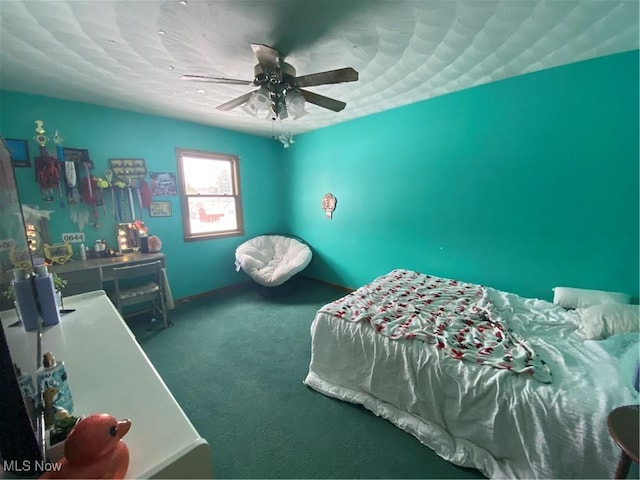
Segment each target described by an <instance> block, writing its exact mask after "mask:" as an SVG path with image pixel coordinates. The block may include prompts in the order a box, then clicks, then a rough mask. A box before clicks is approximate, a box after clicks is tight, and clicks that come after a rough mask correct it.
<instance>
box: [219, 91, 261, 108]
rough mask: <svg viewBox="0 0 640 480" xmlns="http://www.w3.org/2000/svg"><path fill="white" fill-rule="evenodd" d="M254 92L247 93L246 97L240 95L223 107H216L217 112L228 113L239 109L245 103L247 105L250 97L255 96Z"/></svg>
mask: <svg viewBox="0 0 640 480" xmlns="http://www.w3.org/2000/svg"><path fill="white" fill-rule="evenodd" d="M255 91H257V90H255ZM253 93H254V92H249V93H245V94H244V95H240V96H239V97H236V98H234V99H233V100H229V101H228V102H227V103H223V104H222V105H218V106H217V107H216V109H217V110H222V111H223V112H227V111H229V110H231V109H233V108H236V107H239V106H240V105H242V104H243V103H247V100H249V97H250V96H251V95H252V94H253Z"/></svg>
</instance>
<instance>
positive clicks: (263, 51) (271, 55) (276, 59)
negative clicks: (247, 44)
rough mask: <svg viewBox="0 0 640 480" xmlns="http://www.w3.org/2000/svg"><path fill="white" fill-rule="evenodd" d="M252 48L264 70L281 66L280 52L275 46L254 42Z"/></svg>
mask: <svg viewBox="0 0 640 480" xmlns="http://www.w3.org/2000/svg"><path fill="white" fill-rule="evenodd" d="M251 48H252V49H253V54H254V55H255V56H256V59H257V60H258V63H259V64H260V66H261V67H262V70H263V71H264V72H268V71H269V70H272V69H274V68H280V54H279V53H278V51H277V50H276V49H275V48H272V47H270V46H269V45H263V44H261V43H252V44H251Z"/></svg>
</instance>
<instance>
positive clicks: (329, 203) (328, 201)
mask: <svg viewBox="0 0 640 480" xmlns="http://www.w3.org/2000/svg"><path fill="white" fill-rule="evenodd" d="M337 202H338V200H337V199H336V197H334V196H333V195H332V194H330V193H327V194H326V195H325V196H324V197H322V209H323V210H324V213H325V215H326V216H327V218H329V219H330V218H333V211H334V210H335V209H336V203H337Z"/></svg>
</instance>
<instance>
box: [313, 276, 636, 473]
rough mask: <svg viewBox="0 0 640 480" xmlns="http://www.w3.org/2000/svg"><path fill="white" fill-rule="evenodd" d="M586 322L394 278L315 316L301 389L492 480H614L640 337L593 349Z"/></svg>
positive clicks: (446, 283) (540, 306)
mask: <svg viewBox="0 0 640 480" xmlns="http://www.w3.org/2000/svg"><path fill="white" fill-rule="evenodd" d="M580 322H581V317H580V314H579V313H577V312H576V311H573V310H567V309H565V308H563V307H561V306H558V305H555V304H554V303H551V302H547V301H543V300H538V299H527V298H523V297H520V296H518V295H515V294H512V293H508V292H503V291H499V290H495V289H492V288H485V287H482V286H479V285H474V284H469V283H464V282H459V281H456V280H450V279H445V278H440V277H434V276H430V275H425V274H421V273H418V272H413V271H410V270H403V269H398V270H393V271H392V272H390V273H388V274H387V275H383V276H381V277H378V278H377V279H375V280H374V281H373V282H371V283H370V284H367V285H365V286H363V287H361V288H359V289H357V290H355V291H354V292H352V293H350V294H348V295H346V296H345V297H342V298H340V299H338V300H336V301H335V302H332V303H329V304H327V305H325V306H323V307H322V308H320V309H319V310H318V312H317V313H316V316H315V319H314V320H313V323H312V325H311V336H312V351H311V362H310V366H309V372H308V375H307V377H306V379H305V380H304V383H305V384H306V385H307V386H309V387H311V388H313V389H314V390H317V391H318V392H320V393H323V394H325V395H327V396H330V397H334V398H337V399H340V400H344V401H348V402H352V403H356V404H361V405H363V406H364V407H365V408H367V409H369V410H371V411H372V412H373V413H375V414H376V415H379V416H381V417H383V418H385V419H387V420H389V421H391V422H392V423H394V424H395V425H396V426H398V427H400V428H401V429H403V430H405V431H407V432H409V433H410V434H412V435H414V436H415V437H416V438H417V439H418V440H420V441H421V442H422V443H423V444H425V445H426V446H428V447H430V448H431V449H433V450H434V451H435V452H436V453H437V454H438V455H440V456H441V457H442V458H444V459H445V460H447V461H450V462H452V463H454V464H456V465H460V466H464V467H473V468H477V469H478V470H480V471H481V472H482V473H483V474H484V475H486V476H487V477H489V478H611V477H612V475H613V473H614V472H615V467H616V463H617V460H618V457H619V453H620V451H619V449H618V447H617V446H616V444H615V442H614V441H613V440H612V439H611V437H610V435H609V433H608V431H607V415H608V413H609V412H610V411H611V410H613V409H614V408H615V407H618V406H620V405H627V404H637V403H638V401H639V398H638V392H637V391H635V390H634V389H633V387H632V384H633V382H632V376H633V370H634V368H635V366H636V365H637V361H638V333H637V332H636V333H620V334H618V335H613V336H610V337H608V338H606V339H604V340H598V341H596V340H584V338H583V336H581V335H580V333H579V331H578V329H579V327H580ZM443 324H444V325H445V326H444V327H443V326H442V325H443ZM450 327H451V328H450Z"/></svg>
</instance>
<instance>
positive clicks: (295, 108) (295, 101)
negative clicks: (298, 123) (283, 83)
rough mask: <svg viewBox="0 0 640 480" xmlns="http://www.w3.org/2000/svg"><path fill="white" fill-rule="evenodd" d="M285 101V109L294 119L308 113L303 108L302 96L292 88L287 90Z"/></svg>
mask: <svg viewBox="0 0 640 480" xmlns="http://www.w3.org/2000/svg"><path fill="white" fill-rule="evenodd" d="M285 103H286V105H287V111H288V112H289V113H290V114H291V115H292V116H293V119H294V120H297V119H298V118H300V117H303V116H305V115H306V114H307V113H309V112H307V111H306V110H305V109H304V106H305V103H306V102H305V99H304V97H303V96H302V95H300V93H298V92H296V91H294V90H291V91H289V92H287V96H286V97H285Z"/></svg>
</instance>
